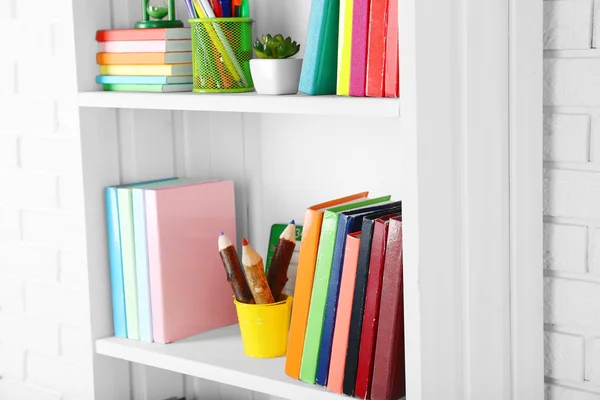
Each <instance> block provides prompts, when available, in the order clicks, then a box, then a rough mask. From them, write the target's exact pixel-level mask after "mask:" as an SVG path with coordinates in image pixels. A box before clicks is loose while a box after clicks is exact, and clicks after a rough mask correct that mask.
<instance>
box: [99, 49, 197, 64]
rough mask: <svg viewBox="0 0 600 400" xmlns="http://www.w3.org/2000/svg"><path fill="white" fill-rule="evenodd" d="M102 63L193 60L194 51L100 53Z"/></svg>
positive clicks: (157, 62)
mask: <svg viewBox="0 0 600 400" xmlns="http://www.w3.org/2000/svg"><path fill="white" fill-rule="evenodd" d="M96 62H97V63H98V64H100V65H163V64H187V63H191V62H192V52H191V51H186V52H180V53H98V54H97V55H96Z"/></svg>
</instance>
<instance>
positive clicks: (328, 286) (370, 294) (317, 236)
mask: <svg viewBox="0 0 600 400" xmlns="http://www.w3.org/2000/svg"><path fill="white" fill-rule="evenodd" d="M367 195H368V193H367V192H363V193H357V194H355V195H351V196H348V197H344V198H340V199H336V200H332V201H329V202H326V203H322V204H317V205H315V206H312V207H310V208H309V209H308V210H307V211H306V215H305V219H304V227H303V231H302V246H301V248H300V256H299V261H298V272H297V277H296V286H295V289H294V306H293V308H292V318H291V325H290V333H289V342H288V349H287V359H286V365H285V372H286V374H287V375H289V376H291V377H293V378H296V379H300V380H302V381H305V382H308V383H316V384H318V385H322V386H326V387H327V388H328V389H330V390H332V391H334V392H338V393H344V394H346V395H349V396H355V397H357V398H361V399H373V400H397V399H399V398H400V397H402V396H404V395H405V384H404V382H405V378H404V368H405V362H404V318H403V316H404V309H403V295H402V293H403V291H402V287H403V283H402V202H401V201H391V200H390V198H391V197H390V196H383V197H376V198H368V197H367Z"/></svg>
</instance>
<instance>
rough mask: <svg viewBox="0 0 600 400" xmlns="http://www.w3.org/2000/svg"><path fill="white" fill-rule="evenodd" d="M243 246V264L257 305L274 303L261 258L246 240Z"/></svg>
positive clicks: (243, 241)
mask: <svg viewBox="0 0 600 400" xmlns="http://www.w3.org/2000/svg"><path fill="white" fill-rule="evenodd" d="M242 245H243V247H242V264H244V271H246V279H248V286H250V292H252V296H253V297H254V301H255V302H256V304H269V303H273V295H272V294H271V289H269V283H268V282H267V277H266V276H265V267H264V265H263V260H262V258H261V256H259V255H258V253H257V252H256V251H255V250H254V249H253V248H252V246H250V245H249V244H248V241H247V240H246V239H243V240H242Z"/></svg>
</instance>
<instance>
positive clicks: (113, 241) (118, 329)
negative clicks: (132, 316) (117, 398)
mask: <svg viewBox="0 0 600 400" xmlns="http://www.w3.org/2000/svg"><path fill="white" fill-rule="evenodd" d="M161 181H163V180H157V181H146V182H138V183H132V184H127V185H120V186H110V187H107V188H106V189H105V190H104V198H105V208H106V228H107V229H106V234H107V239H108V240H107V242H108V260H109V267H110V286H111V298H112V310H113V328H114V335H115V336H117V337H122V338H126V337H127V314H126V309H125V288H124V285H123V258H122V254H121V232H120V226H119V205H118V200H117V189H118V188H123V187H127V186H134V185H141V184H147V183H153V182H161Z"/></svg>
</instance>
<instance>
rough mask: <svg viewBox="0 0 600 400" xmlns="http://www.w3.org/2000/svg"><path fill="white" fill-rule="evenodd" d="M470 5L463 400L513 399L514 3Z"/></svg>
mask: <svg viewBox="0 0 600 400" xmlns="http://www.w3.org/2000/svg"><path fill="white" fill-rule="evenodd" d="M466 5H467V10H468V11H467V14H466V15H465V17H466V18H465V20H464V21H465V22H466V30H465V31H463V32H464V33H465V34H466V37H465V39H466V48H465V53H464V54H465V56H466V59H465V60H464V62H465V65H464V68H465V69H464V72H465V73H466V76H465V78H466V79H465V80H464V85H465V86H464V89H465V94H466V103H465V106H466V120H465V123H466V125H465V127H464V128H466V129H465V130H464V136H463V140H462V141H461V142H462V143H463V146H464V148H463V156H462V157H461V161H462V167H463V170H462V173H463V178H464V197H463V201H464V202H463V204H462V208H463V210H462V213H463V215H466V218H465V220H464V221H463V222H464V229H465V230H464V231H463V233H464V236H463V239H464V240H465V242H464V243H463V248H464V250H465V251H464V255H465V258H464V259H463V266H464V267H465V269H464V270H463V271H464V272H465V276H466V279H465V283H466V285H465V287H463V295H466V297H463V299H464V302H463V307H464V308H463V317H464V318H465V322H466V323H465V324H464V326H463V327H464V332H463V335H465V338H464V340H463V344H464V346H465V350H467V349H468V350H467V352H468V353H467V362H466V363H465V365H467V367H468V369H467V371H468V377H469V379H468V380H467V382H466V387H465V396H464V398H465V399H473V400H477V399H482V398H485V399H487V400H503V399H506V400H508V399H509V398H510V303H509V295H510V287H509V277H510V275H509V250H510V248H509V230H508V224H509V182H508V175H509V153H508V136H509V135H508V129H509V128H508V122H509V121H508V39H509V35H508V23H509V20H508V1H496V0H467V2H466ZM472 15H476V16H477V18H472V17H471V16H472ZM490 74H493V75H492V76H493V79H490ZM540 113H541V105H540ZM540 219H541V218H540ZM482 238H485V240H482ZM467 291H468V293H465V292H467ZM491 343H493V344H494V345H493V346H490V344H491Z"/></svg>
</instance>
